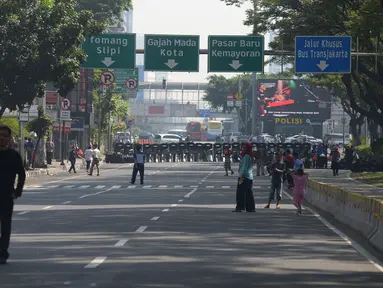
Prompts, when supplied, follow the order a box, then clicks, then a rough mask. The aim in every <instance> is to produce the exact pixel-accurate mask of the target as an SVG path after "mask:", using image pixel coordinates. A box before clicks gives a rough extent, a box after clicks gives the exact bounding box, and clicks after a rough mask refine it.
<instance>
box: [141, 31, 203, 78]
mask: <svg viewBox="0 0 383 288" xmlns="http://www.w3.org/2000/svg"><path fill="white" fill-rule="evenodd" d="M199 39H200V37H199V36H196V35H158V34H157V35H145V53H144V59H145V60H144V63H145V65H144V66H145V71H177V72H199Z"/></svg>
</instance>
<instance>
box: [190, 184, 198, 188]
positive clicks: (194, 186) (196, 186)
mask: <svg viewBox="0 0 383 288" xmlns="http://www.w3.org/2000/svg"><path fill="white" fill-rule="evenodd" d="M190 188H198V185H192V186H190Z"/></svg>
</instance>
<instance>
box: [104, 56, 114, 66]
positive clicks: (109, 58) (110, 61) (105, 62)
mask: <svg viewBox="0 0 383 288" xmlns="http://www.w3.org/2000/svg"><path fill="white" fill-rule="evenodd" d="M101 62H102V63H104V65H105V66H106V67H109V66H110V65H112V64H113V63H114V62H116V61H113V60H112V58H111V57H105V58H104V60H103V61H101Z"/></svg>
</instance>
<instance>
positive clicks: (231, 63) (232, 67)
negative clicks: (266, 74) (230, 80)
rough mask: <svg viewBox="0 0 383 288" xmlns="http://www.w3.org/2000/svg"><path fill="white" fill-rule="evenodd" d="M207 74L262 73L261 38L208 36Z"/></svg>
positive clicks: (262, 54) (262, 46) (262, 43)
mask: <svg viewBox="0 0 383 288" xmlns="http://www.w3.org/2000/svg"><path fill="white" fill-rule="evenodd" d="M208 42H209V52H208V72H263V66H264V37H263V36H209V40H208Z"/></svg>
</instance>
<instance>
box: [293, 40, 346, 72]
mask: <svg viewBox="0 0 383 288" xmlns="http://www.w3.org/2000/svg"><path fill="white" fill-rule="evenodd" d="M295 72H297V73H323V74H324V73H337V74H348V73H351V37H350V36H297V37H295Z"/></svg>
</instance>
